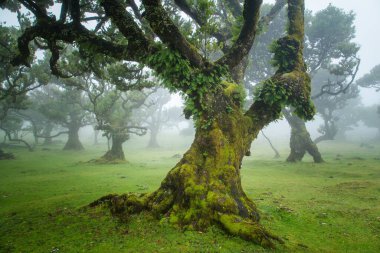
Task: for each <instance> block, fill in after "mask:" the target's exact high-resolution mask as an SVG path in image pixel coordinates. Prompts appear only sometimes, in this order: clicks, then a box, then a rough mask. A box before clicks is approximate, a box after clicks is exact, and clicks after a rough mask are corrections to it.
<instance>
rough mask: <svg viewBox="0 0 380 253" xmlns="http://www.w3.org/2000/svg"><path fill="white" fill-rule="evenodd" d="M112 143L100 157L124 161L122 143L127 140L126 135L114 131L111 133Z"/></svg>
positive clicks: (107, 159)
mask: <svg viewBox="0 0 380 253" xmlns="http://www.w3.org/2000/svg"><path fill="white" fill-rule="evenodd" d="M111 140H112V145H111V149H110V150H108V151H107V153H106V154H105V155H103V156H102V159H104V160H106V161H116V160H121V161H125V156H124V151H123V143H124V142H125V141H126V140H128V135H127V134H123V133H114V134H112V135H111Z"/></svg>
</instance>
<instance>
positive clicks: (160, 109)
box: [137, 89, 172, 148]
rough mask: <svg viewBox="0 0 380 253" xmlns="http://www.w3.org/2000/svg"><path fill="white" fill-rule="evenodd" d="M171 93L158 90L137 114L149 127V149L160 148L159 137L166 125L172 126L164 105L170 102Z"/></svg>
mask: <svg viewBox="0 0 380 253" xmlns="http://www.w3.org/2000/svg"><path fill="white" fill-rule="evenodd" d="M170 98H171V96H170V93H169V92H168V91H167V90H165V89H158V90H157V91H155V92H154V93H153V94H152V95H150V96H149V98H148V99H147V101H146V106H145V107H140V109H139V110H138V112H137V114H138V117H141V120H142V121H143V122H144V123H145V125H146V126H147V128H148V130H149V133H150V136H149V142H148V146H147V147H148V148H159V147H160V145H159V144H158V141H157V136H158V134H159V132H160V131H161V129H162V127H163V126H165V125H168V126H169V125H171V124H172V122H170V121H169V120H170V116H169V113H168V110H167V109H164V105H165V104H167V103H168V102H169V101H170Z"/></svg>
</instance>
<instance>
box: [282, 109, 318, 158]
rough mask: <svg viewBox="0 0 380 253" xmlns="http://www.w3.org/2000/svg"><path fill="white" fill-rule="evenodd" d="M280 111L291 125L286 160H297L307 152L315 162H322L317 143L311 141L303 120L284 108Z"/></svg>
mask: <svg viewBox="0 0 380 253" xmlns="http://www.w3.org/2000/svg"><path fill="white" fill-rule="evenodd" d="M282 111H283V114H284V115H285V118H286V120H287V121H288V123H289V125H290V127H291V134H290V154H289V156H288V158H287V159H286V161H288V162H299V161H301V160H302V158H303V157H304V156H305V153H306V152H308V153H309V154H310V155H311V156H312V157H313V160H314V162H315V163H321V162H323V159H322V155H321V153H319V150H318V147H317V145H316V144H315V143H314V142H313V141H312V139H311V137H310V134H309V132H308V131H307V129H306V125H305V122H304V121H303V120H302V119H300V118H299V117H297V116H296V115H293V114H292V113H291V112H289V111H287V110H286V109H284V110H282Z"/></svg>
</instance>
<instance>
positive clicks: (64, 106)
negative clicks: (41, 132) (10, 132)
mask: <svg viewBox="0 0 380 253" xmlns="http://www.w3.org/2000/svg"><path fill="white" fill-rule="evenodd" d="M30 97H31V99H32V100H33V103H35V104H36V105H35V106H36V107H37V108H38V111H39V112H40V113H41V114H42V115H44V116H45V117H46V118H47V119H48V120H49V121H50V122H52V123H54V124H57V125H59V126H61V127H62V128H64V129H67V130H66V131H61V132H59V133H58V134H55V135H54V136H57V135H59V134H63V133H67V134H68V139H67V141H66V144H65V146H64V148H63V149H64V150H81V149H83V145H82V143H81V142H80V140H79V129H80V128H81V127H83V126H86V125H88V124H90V122H91V121H92V119H91V116H90V114H89V113H88V112H86V111H85V110H84V109H83V104H84V95H83V92H81V90H79V89H78V88H75V87H70V86H63V87H62V86H58V85H55V84H49V85H46V86H44V87H41V88H39V89H37V90H34V91H33V92H31V93H30ZM44 137H46V138H49V137H52V136H44Z"/></svg>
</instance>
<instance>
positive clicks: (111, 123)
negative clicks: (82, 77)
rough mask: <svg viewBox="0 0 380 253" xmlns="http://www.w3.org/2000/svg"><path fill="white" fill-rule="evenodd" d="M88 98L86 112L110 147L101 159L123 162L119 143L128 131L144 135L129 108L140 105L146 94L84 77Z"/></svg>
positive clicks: (126, 136) (122, 153)
mask: <svg viewBox="0 0 380 253" xmlns="http://www.w3.org/2000/svg"><path fill="white" fill-rule="evenodd" d="M84 90H85V92H86V93H87V96H88V98H89V102H90V104H89V107H88V108H89V111H91V112H92V113H93V114H94V115H95V118H96V126H95V127H96V129H97V130H100V131H102V132H103V133H104V134H103V135H104V136H106V137H107V139H110V140H111V141H112V146H111V149H109V150H108V151H107V153H106V154H105V155H103V156H102V158H101V160H104V161H107V162H110V161H124V160H125V155H124V151H123V143H124V142H126V141H127V140H128V139H129V138H130V135H131V134H136V135H140V136H141V135H144V134H146V128H145V127H143V126H141V124H140V122H139V121H138V120H136V118H135V117H133V110H134V109H137V108H139V107H140V106H142V105H143V104H144V101H145V100H146V98H147V96H148V94H145V93H144V92H143V91H120V90H115V88H114V87H113V85H111V84H109V83H106V82H104V81H103V80H97V81H95V80H92V79H90V80H87V81H86V85H85V87H84Z"/></svg>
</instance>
